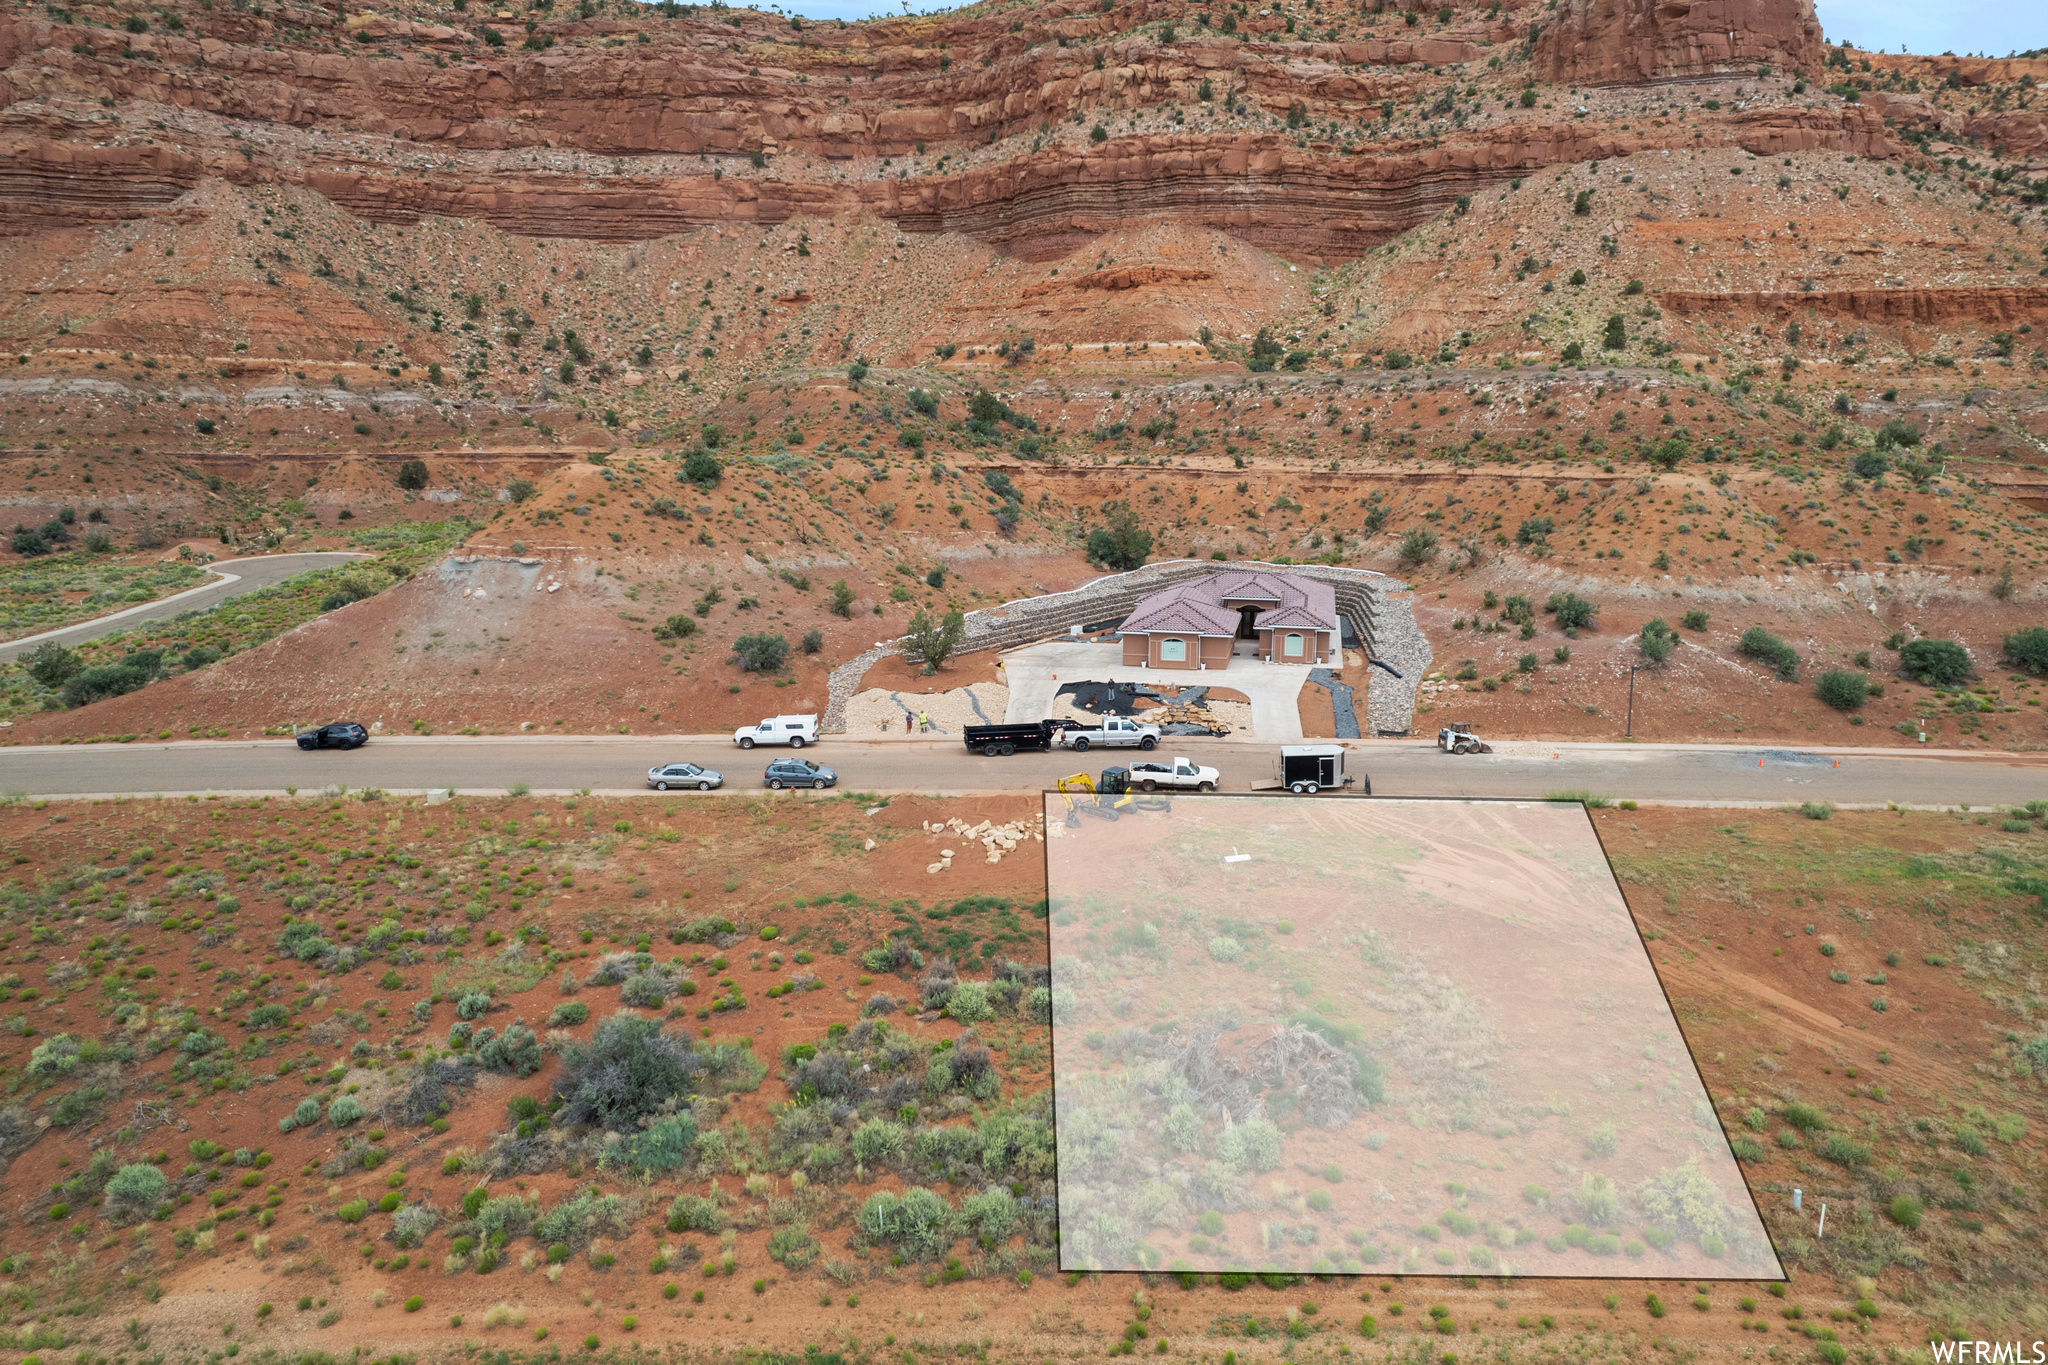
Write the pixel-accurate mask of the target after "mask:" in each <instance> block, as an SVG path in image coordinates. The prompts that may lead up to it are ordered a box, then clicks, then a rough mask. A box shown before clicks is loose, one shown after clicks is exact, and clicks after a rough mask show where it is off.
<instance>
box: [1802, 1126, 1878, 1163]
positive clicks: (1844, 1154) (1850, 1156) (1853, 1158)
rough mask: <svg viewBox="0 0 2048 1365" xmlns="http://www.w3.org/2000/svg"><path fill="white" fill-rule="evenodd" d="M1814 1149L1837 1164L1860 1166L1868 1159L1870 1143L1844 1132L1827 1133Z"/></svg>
mask: <svg viewBox="0 0 2048 1365" xmlns="http://www.w3.org/2000/svg"><path fill="white" fill-rule="evenodd" d="M1814 1150H1815V1151H1816V1152H1818V1153H1819V1154H1820V1155H1821V1156H1822V1157H1823V1158H1824V1159H1826V1160H1828V1161H1832V1162H1834V1163H1835V1164H1836V1165H1837V1166H1861V1165H1863V1164H1864V1163H1866V1162H1868V1161H1869V1160H1870V1144H1869V1143H1866V1142H1858V1141H1856V1140H1855V1139H1854V1138H1852V1137H1850V1136H1849V1135H1848V1134H1846V1133H1829V1134H1828V1135H1827V1137H1825V1138H1823V1139H1822V1140H1821V1143H1820V1145H1819V1146H1818V1147H1816V1148H1815V1149H1814Z"/></svg>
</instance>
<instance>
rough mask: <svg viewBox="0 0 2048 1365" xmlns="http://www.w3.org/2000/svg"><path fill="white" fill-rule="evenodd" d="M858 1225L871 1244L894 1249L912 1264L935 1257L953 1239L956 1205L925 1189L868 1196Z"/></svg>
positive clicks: (914, 1188) (919, 1187) (918, 1188)
mask: <svg viewBox="0 0 2048 1365" xmlns="http://www.w3.org/2000/svg"><path fill="white" fill-rule="evenodd" d="M856 1222H857V1224H858V1226H859V1228H860V1231H861V1234H862V1235H863V1236H865V1237H866V1238H867V1239H868V1240H869V1241H872V1242H880V1243H884V1244H886V1245H888V1246H891V1247H894V1248H895V1249H896V1250H897V1251H899V1252H901V1253H902V1254H903V1256H904V1257H905V1258H906V1259H908V1260H912V1261H929V1260H932V1259H934V1258H936V1257H937V1256H938V1255H939V1254H940V1253H941V1252H943V1251H944V1250H945V1249H946V1247H947V1246H948V1245H949V1244H950V1243H951V1242H952V1240H953V1238H952V1234H951V1227H952V1222H953V1206H952V1205H951V1204H949V1203H947V1202H946V1199H945V1196H944V1195H940V1194H936V1193H934V1192H932V1191H931V1190H928V1189H925V1188H924V1187H923V1186H912V1187H911V1188H910V1189H907V1190H905V1191H904V1192H903V1193H902V1194H901V1195H897V1194H894V1193H892V1192H890V1191H888V1190H881V1191H878V1192H877V1193H875V1194H872V1195H870V1196H868V1200H867V1202H866V1203H865V1204H862V1205H861V1208H860V1215H859V1217H858V1219H857V1220H856Z"/></svg>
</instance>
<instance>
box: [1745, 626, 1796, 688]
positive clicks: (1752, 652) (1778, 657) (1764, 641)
mask: <svg viewBox="0 0 2048 1365" xmlns="http://www.w3.org/2000/svg"><path fill="white" fill-rule="evenodd" d="M1735 648H1736V650H1737V652H1738V653H1741V654H1745V655H1747V656H1748V657H1750V658H1752V659H1755V660H1757V661H1758V662H1760V663H1767V664H1769V665H1770V666H1771V669H1772V671H1773V672H1774V673H1776V675H1777V678H1778V681H1779V682H1797V681H1799V655H1798V654H1797V653H1795V652H1794V651H1793V649H1792V646H1790V645H1788V644H1786V643H1785V642H1784V641H1783V640H1781V639H1779V638H1778V637H1777V636H1775V635H1773V634H1771V632H1769V631H1768V630H1765V629H1764V628H1763V627H1762V626H1751V627H1750V628H1749V629H1748V630H1745V631H1743V632H1742V638H1741V639H1740V640H1738V641H1737V642H1736V645H1735Z"/></svg>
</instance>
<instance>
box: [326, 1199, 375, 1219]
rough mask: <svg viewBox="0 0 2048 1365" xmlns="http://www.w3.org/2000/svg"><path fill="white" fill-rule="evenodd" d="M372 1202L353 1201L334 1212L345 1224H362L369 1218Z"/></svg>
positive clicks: (363, 1200)
mask: <svg viewBox="0 0 2048 1365" xmlns="http://www.w3.org/2000/svg"><path fill="white" fill-rule="evenodd" d="M369 1212H370V1201H369V1200H367V1199H351V1200H349V1201H348V1202H347V1203H346V1204H343V1205H342V1206H341V1207H340V1208H338V1209H336V1210H335V1211H334V1216H335V1217H336V1218H339V1219H340V1220H341V1221H342V1222H344V1223H360V1222H362V1221H363V1219H364V1218H366V1217H368V1216H369Z"/></svg>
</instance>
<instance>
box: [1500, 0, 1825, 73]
mask: <svg viewBox="0 0 2048 1365" xmlns="http://www.w3.org/2000/svg"><path fill="white" fill-rule="evenodd" d="M1823 56H1824V54H1823V53H1822V52H1821V33H1820V20H1819V19H1818V18H1817V17H1816V16H1815V14H1814V12H1813V0H1565V4H1564V7H1563V9H1562V10H1561V11H1560V12H1559V14H1558V15H1557V17H1556V18H1554V19H1551V20H1550V21H1549V22H1548V23H1546V24H1545V25H1544V26H1543V31H1542V33H1541V34H1540V35H1539V36H1538V38H1537V43H1536V67H1537V70H1538V72H1539V73H1540V74H1541V75H1542V76H1543V78H1544V79H1547V80H1552V81H1562V82H1569V83H1571V84H1574V85H1636V84H1642V83H1646V82H1650V81H1664V80H1674V79H1676V80H1683V79H1685V78H1687V77H1694V76H1712V75H1718V74H1722V73H1731V74H1732V73H1737V72H1744V71H1753V70H1755V69H1756V68H1757V67H1759V66H1770V67H1775V68H1776V69H1778V70H1780V71H1800V70H1803V71H1809V72H1812V71H1818V70H1819V69H1820V63H1821V60H1822V57H1823Z"/></svg>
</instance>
